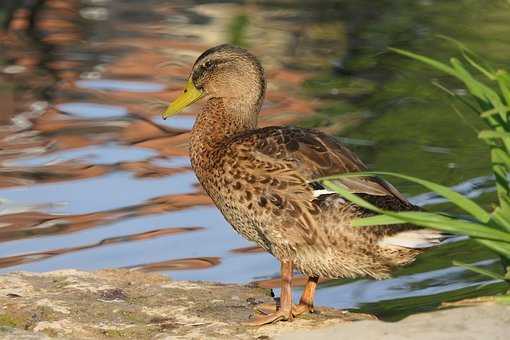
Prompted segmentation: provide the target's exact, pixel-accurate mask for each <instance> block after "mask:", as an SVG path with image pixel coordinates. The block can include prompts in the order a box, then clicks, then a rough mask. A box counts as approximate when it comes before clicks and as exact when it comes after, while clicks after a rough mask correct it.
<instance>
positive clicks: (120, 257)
mask: <svg viewBox="0 0 510 340" xmlns="http://www.w3.org/2000/svg"><path fill="white" fill-rule="evenodd" d="M20 3H21V2H16V1H10V2H9V1H7V2H5V3H4V5H3V7H0V20H2V21H3V22H4V27H8V31H3V32H1V33H0V162H1V163H2V166H1V168H0V272H10V271H19V270H29V271H48V270H55V269H60V268H70V267H72V268H78V269H87V270H93V269H100V268H126V267H127V268H136V269H138V270H146V271H157V272H161V273H163V274H165V275H169V276H171V277H172V278H174V279H183V280H184V279H186V280H212V281H221V282H239V283H248V282H254V281H255V282H257V283H258V284H259V285H261V286H264V287H273V288H275V287H277V286H278V283H277V281H276V280H275V279H276V278H277V277H278V270H279V268H278V263H277V261H276V260H275V259H274V258H273V257H271V256H270V255H268V254H265V253H263V252H260V251H259V250H258V249H256V248H254V247H253V245H252V244H250V243H249V242H247V241H246V240H244V239H242V238H241V237H240V236H238V235H237V234H236V233H235V232H234V231H233V230H232V229H231V227H230V226H229V225H228V224H227V223H226V222H225V220H224V219H223V217H222V216H221V215H220V213H219V212H218V211H217V210H216V208H215V207H214V206H212V205H211V202H210V201H209V199H208V198H207V196H205V195H204V193H203V192H202V191H201V189H200V187H199V186H198V184H197V180H196V178H195V176H194V174H193V172H192V170H191V168H190V164H189V159H188V157H187V140H188V136H189V134H188V133H189V130H190V128H191V126H192V125H193V122H194V114H195V113H196V112H197V110H198V109H199V107H198V106H195V107H193V108H191V109H190V110H189V111H186V112H185V114H184V115H181V116H179V117H176V118H174V119H171V120H168V121H163V120H161V119H160V118H159V112H160V111H161V108H162V103H164V102H168V101H169V100H170V99H171V98H174V97H175V96H176V94H178V93H179V92H180V90H181V88H182V86H183V85H184V83H185V79H186V76H187V74H188V72H189V70H190V67H191V65H192V63H193V61H194V60H195V58H196V57H197V56H198V55H199V54H200V53H201V52H202V51H203V50H205V49H207V48H208V47H210V46H213V45H216V44H219V43H223V42H230V43H235V44H238V45H241V46H244V47H247V48H249V49H250V50H251V51H252V52H253V53H255V54H256V55H258V56H260V58H261V60H262V63H263V65H264V67H265V68H266V73H267V76H268V82H269V87H268V95H267V99H266V103H265V104H264V107H263V112H262V114H261V125H277V124H294V125H299V126H313V127H317V128H320V129H322V130H324V131H326V132H328V133H331V134H334V135H337V136H338V137H340V138H342V140H343V141H344V142H345V143H347V144H348V145H349V146H350V147H351V148H352V149H353V150H355V151H356V152H357V153H358V154H359V155H360V156H361V158H362V159H363V160H364V161H365V162H366V163H367V164H368V165H369V166H370V167H371V168H372V169H377V170H386V171H399V172H403V173H407V174H411V175H415V176H419V177H423V178H427V179H431V180H435V181H437V182H440V183H443V184H446V185H449V186H452V187H454V188H456V189H457V190H458V191H459V192H462V193H463V194H467V195H469V196H470V197H474V198H476V199H477V200H478V201H479V202H481V203H482V204H484V205H486V206H489V205H490V201H491V199H492V198H493V196H492V195H493V182H492V178H491V177H490V176H487V175H488V173H489V168H488V166H487V161H488V156H487V150H486V149H485V148H484V146H483V145H481V143H479V142H478V141H477V138H476V133H475V131H474V130H476V129H477V128H478V126H479V125H478V124H479V123H478V122H477V120H476V117H472V116H471V115H469V114H468V113H466V114H465V115H463V116H459V115H457V114H456V113H455V111H454V110H453V109H452V107H451V102H450V101H449V99H448V98H446V96H444V95H443V94H442V93H441V92H440V91H439V90H438V89H437V88H435V87H434V86H433V85H432V81H440V82H443V83H446V84H448V85H450V86H453V88H455V86H458V84H455V83H452V82H451V81H450V80H449V79H445V77H443V76H442V75H440V74H435V73H434V72H431V71H430V70H428V69H427V68H425V67H423V66H421V65H418V64H416V63H415V62H413V61H410V60H406V59H403V58H400V57H398V56H396V55H395V54H392V53H389V52H388V51H387V47H388V46H393V47H399V48H404V49H410V50H413V51H417V52H420V53H426V54H429V55H432V56H435V57H439V58H444V59H446V58H448V57H449V56H451V55H454V54H455V53H457V51H456V49H455V47H454V46H452V44H451V43H448V42H446V41H445V40H444V39H440V38H439V37H438V36H437V35H440V34H443V35H448V36H451V37H454V38H456V39H458V40H460V41H462V42H464V43H466V44H467V45H468V46H470V47H471V48H472V49H473V50H475V51H478V52H480V53H481V54H483V55H484V56H485V57H486V58H487V59H488V60H489V61H490V62H492V63H493V64H494V65H495V66H497V67H506V68H508V67H509V66H510V63H509V61H508V58H507V56H508V55H509V54H510V44H509V37H510V26H509V25H508V24H507V23H508V20H509V17H510V4H509V3H508V1H493V2H491V5H490V6H487V5H486V2H485V1H482V0H456V1H439V0H422V1H404V0H402V1H398V0H397V1H395V0H393V1H389V0H388V1H378V2H377V3H376V4H375V3H374V2H373V1H340V0H336V1H335V0H329V1H315V2H306V1H295V2H292V1H271V2H269V1H246V2H243V1H232V2H226V1H175V2H168V1H158V0H149V1H143V2H141V1H134V0H131V1H130V0H118V1H109V0H101V1H97V0H94V1H92V0H88V1H85V0H83V1H78V0H70V1H63V0H62V1H61V0H54V1H48V2H44V1H35V2H34V3H40V4H41V6H39V7H37V6H36V7H34V8H32V9H30V8H16V6H18V7H19V6H21V5H20ZM9 6H10V7H9ZM31 18H33V20H31ZM30 22H33V24H32V25H31V24H30ZM394 183H395V184H396V185H397V186H398V187H399V188H400V189H401V191H403V192H404V193H405V194H406V195H408V196H409V197H411V199H412V200H413V202H415V203H416V204H419V205H422V206H426V207H427V209H432V210H436V209H442V210H446V211H449V212H451V213H456V211H455V210H453V209H452V208H451V207H450V206H448V205H445V204H443V203H444V201H443V200H441V199H440V198H438V197H437V196H435V195H433V194H431V193H426V192H423V190H422V189H420V188H418V187H416V186H413V185H410V184H408V183H404V182H401V181H394ZM455 259H457V260H461V261H463V262H467V263H475V264H478V265H480V266H483V267H486V268H491V269H493V270H499V267H500V263H499V260H498V258H497V256H495V255H494V254H492V253H491V252H489V251H487V250H485V249H483V248H482V247H481V246H480V245H478V244H477V243H475V242H473V241H470V240H467V239H459V240H457V241H456V242H452V243H450V244H447V245H445V246H442V247H440V248H437V249H434V250H431V251H429V252H427V253H425V254H424V255H422V256H420V257H419V258H418V260H417V261H416V262H415V263H414V264H413V265H411V266H408V267H406V268H403V269H401V270H399V271H398V272H397V273H396V274H395V277H394V278H392V279H390V280H384V281H373V280H331V281H328V282H324V283H323V284H322V285H321V286H320V288H319V291H318V294H317V295H318V296H317V304H318V305H328V306H334V307H339V308H350V309H359V310H362V311H368V312H373V313H377V314H379V315H381V316H382V317H386V318H388V319H395V318H399V317H401V316H402V315H405V314H407V313H412V312H416V311H421V310H427V309H430V308H434V307H435V306H437V304H439V303H440V302H442V301H449V300H455V299H459V298H463V297H472V296H479V295H484V294H491V293H495V292H500V291H503V290H504V289H505V287H504V284H503V283H501V282H498V281H494V280H489V279H487V278H485V277H482V276H480V275H478V274H475V273H472V272H468V271H465V270H463V269H462V268H459V267H454V266H452V264H451V261H452V260H455ZM296 283H297V285H300V284H302V281H300V280H299V279H298V280H297V281H296ZM299 293H300V292H299V289H297V290H296V292H295V294H296V295H298V294H299Z"/></svg>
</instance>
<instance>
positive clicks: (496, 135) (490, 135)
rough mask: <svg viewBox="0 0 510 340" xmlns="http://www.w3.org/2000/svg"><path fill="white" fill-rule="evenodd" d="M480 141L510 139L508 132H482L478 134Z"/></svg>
mask: <svg viewBox="0 0 510 340" xmlns="http://www.w3.org/2000/svg"><path fill="white" fill-rule="evenodd" d="M478 138H480V139H505V138H510V132H503V131H493V130H482V131H480V133H479V134H478Z"/></svg>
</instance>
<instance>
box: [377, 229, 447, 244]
mask: <svg viewBox="0 0 510 340" xmlns="http://www.w3.org/2000/svg"><path fill="white" fill-rule="evenodd" d="M454 236H455V235H450V234H445V233H442V232H440V231H437V230H432V229H417V230H407V231H403V232H401V233H397V234H394V235H391V236H388V237H385V238H383V239H382V240H381V241H379V245H381V246H390V247H403V248H412V249H423V248H430V247H434V246H437V245H440V244H441V243H443V242H445V241H446V240H448V239H451V238H453V237H454Z"/></svg>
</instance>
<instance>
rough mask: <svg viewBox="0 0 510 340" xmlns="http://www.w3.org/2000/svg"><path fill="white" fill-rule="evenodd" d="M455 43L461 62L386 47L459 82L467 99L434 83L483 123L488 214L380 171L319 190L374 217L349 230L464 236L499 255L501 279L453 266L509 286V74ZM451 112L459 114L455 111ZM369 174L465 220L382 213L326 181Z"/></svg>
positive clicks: (447, 193) (437, 188) (441, 189)
mask: <svg viewBox="0 0 510 340" xmlns="http://www.w3.org/2000/svg"><path fill="white" fill-rule="evenodd" d="M450 40H451V39H450ZM455 43H456V44H457V45H458V46H459V48H460V51H461V54H462V58H461V59H459V58H451V59H450V60H449V63H443V62H440V61H438V60H435V59H432V58H429V57H426V56H423V55H419V54H415V53H412V52H409V51H404V50H400V49H396V48H391V50H392V51H393V52H396V53H398V54H400V55H403V56H405V57H409V58H412V59H415V60H417V61H419V62H422V63H424V64H426V65H428V66H430V67H432V68H434V69H436V70H439V71H441V72H443V73H446V74H447V75H449V76H452V77H454V78H456V79H457V80H460V81H461V82H462V83H463V85H464V86H465V89H466V90H467V94H466V93H463V92H461V91H451V90H449V89H448V88H447V87H445V86H443V85H441V84H439V83H435V85H436V86H438V87H439V88H441V89H442V90H444V91H445V92H446V93H447V94H448V95H450V96H452V97H453V98H454V99H455V100H458V101H460V102H461V103H462V104H463V105H464V106H465V107H467V108H468V109H469V110H471V111H473V112H474V113H475V114H477V115H478V117H480V119H481V120H483V122H484V123H485V126H486V128H485V129H483V130H481V131H479V132H478V138H479V139H480V141H481V142H483V143H486V144H487V145H488V146H489V150H490V161H491V169H492V172H493V174H494V177H495V180H496V192H497V200H496V202H494V203H493V208H492V210H491V211H487V210H486V209H484V208H482V207H481V206H480V205H479V204H477V203H476V202H475V201H473V200H472V199H470V198H468V197H466V196H463V195H461V194H460V193H458V192H455V191H454V190H452V189H451V188H449V187H447V186H444V185H441V184H438V183H434V182H431V181H427V180H424V179H420V178H416V177H412V176H407V175H403V174H399V173H392V172H380V171H376V172H360V173H348V174H341V175H336V176H331V177H325V178H323V179H322V180H323V183H324V185H325V186H327V187H328V188H330V189H332V190H335V191H336V192H338V193H339V194H341V195H342V196H343V197H345V198H346V199H348V200H350V201H351V202H353V203H355V204H358V205H360V206H362V207H364V208H366V209H369V210H372V211H374V212H376V213H378V214H377V215H375V216H372V217H367V218H360V219H357V220H355V221H354V222H353V224H354V225H355V226H360V227H364V226H373V225H389V224H401V223H411V224H414V225H418V226H422V227H427V228H434V229H438V230H442V231H445V232H448V233H453V234H458V235H467V236H469V237H471V238H472V239H474V240H476V241H477V242H479V243H481V244H483V245H484V246H486V247H488V248H489V249H491V250H492V251H494V252H496V253H497V254H499V255H500V257H501V259H502V263H503V266H504V268H505V274H503V275H501V274H499V273H496V272H493V271H488V270H485V269H482V268H479V267H476V266H473V265H470V264H466V263H461V262H458V261H454V264H456V265H460V266H463V267H465V268H466V269H469V270H472V271H475V272H478V273H480V274H483V275H486V276H489V277H491V278H494V279H500V280H506V281H508V282H510V184H509V180H508V179H509V172H510V122H509V119H510V117H509V113H510V74H509V73H508V72H507V71H505V70H501V69H498V70H494V69H493V68H492V67H490V66H487V65H485V63H483V62H481V61H480V60H481V59H480V58H479V57H478V56H477V55H476V54H475V53H473V52H472V51H470V50H469V49H468V48H466V47H465V46H463V45H462V44H460V43H458V42H455ZM481 79H483V80H481ZM454 108H455V110H456V111H457V112H458V113H460V111H459V110H458V109H457V108H456V107H455V106H454ZM370 175H379V176H383V177H384V176H389V177H398V178H400V179H404V180H407V181H410V182H414V183H417V184H419V185H421V186H423V187H425V188H427V189H428V190H431V191H433V192H435V193H437V194H438V195H441V196H443V197H444V198H445V199H447V200H448V201H449V202H450V203H452V204H454V205H456V206H457V207H458V208H460V209H461V210H463V211H464V212H465V213H467V214H468V216H467V217H458V216H450V215H447V214H443V213H433V212H426V211H405V212H395V211H387V210H383V209H380V208H378V207H376V206H374V205H373V204H370V203H369V202H367V201H366V200H364V199H362V198H360V197H359V196H357V195H355V194H352V193H350V192H349V191H348V190H346V189H345V188H343V187H340V186H338V185H336V184H335V183H333V181H331V180H333V179H336V178H340V177H352V176H370Z"/></svg>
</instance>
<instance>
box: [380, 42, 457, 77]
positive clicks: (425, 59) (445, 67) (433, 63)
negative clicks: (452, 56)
mask: <svg viewBox="0 0 510 340" xmlns="http://www.w3.org/2000/svg"><path fill="white" fill-rule="evenodd" d="M389 50H390V51H393V52H395V53H398V54H400V55H403V56H406V57H409V58H412V59H415V60H418V61H421V62H422V63H424V64H427V65H429V66H432V67H433V68H435V69H438V70H440V71H442V72H444V73H447V74H449V75H452V76H457V74H456V72H455V70H454V69H453V68H451V67H450V66H448V65H446V64H444V63H441V62H439V61H437V60H434V59H432V58H429V57H425V56H423V55H419V54H416V53H412V52H409V51H405V50H401V49H398V48H394V47H390V48H389Z"/></svg>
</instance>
